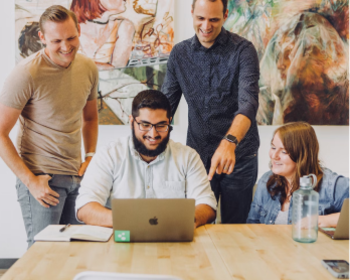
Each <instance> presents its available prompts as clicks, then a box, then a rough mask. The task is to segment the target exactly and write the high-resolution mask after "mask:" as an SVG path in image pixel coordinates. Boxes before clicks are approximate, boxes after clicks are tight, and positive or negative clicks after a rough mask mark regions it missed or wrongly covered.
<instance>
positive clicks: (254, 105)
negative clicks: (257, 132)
mask: <svg viewBox="0 0 350 280" xmlns="http://www.w3.org/2000/svg"><path fill="white" fill-rule="evenodd" d="M239 69H240V70H239V77H238V110H237V111H236V113H235V116H237V115H238V114H241V115H244V116H246V117H248V118H249V119H250V121H251V122H252V123H253V122H255V118H256V114H257V111H258V107H259V98H258V96H259V84H258V82H259V59H258V55H257V52H256V50H255V48H254V46H253V44H252V43H250V42H249V43H248V45H247V46H246V47H244V48H243V49H242V51H241V52H240V58H239Z"/></svg>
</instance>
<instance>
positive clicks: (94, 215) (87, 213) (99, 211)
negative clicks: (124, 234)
mask: <svg viewBox="0 0 350 280" xmlns="http://www.w3.org/2000/svg"><path fill="white" fill-rule="evenodd" d="M77 217H78V219H79V220H81V221H83V222H84V223H85V224H87V225H94V226H102V227H113V219H112V210H110V209H107V208H106V207H104V206H102V205H101V204H100V203H98V202H89V203H88V204H86V205H84V206H83V207H81V208H80V209H79V210H78V213H77Z"/></svg>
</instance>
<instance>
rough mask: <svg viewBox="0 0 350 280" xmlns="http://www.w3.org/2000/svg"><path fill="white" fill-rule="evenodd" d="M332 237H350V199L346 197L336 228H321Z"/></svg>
mask: <svg viewBox="0 0 350 280" xmlns="http://www.w3.org/2000/svg"><path fill="white" fill-rule="evenodd" d="M319 230H320V231H321V232H323V233H325V234H326V235H328V236H329V237H331V238H332V239H349V199H348V198H347V199H344V202H343V206H342V208H341V211H340V216H339V220H338V224H337V227H336V228H319Z"/></svg>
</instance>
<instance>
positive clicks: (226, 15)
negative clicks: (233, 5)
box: [224, 9, 228, 20]
mask: <svg viewBox="0 0 350 280" xmlns="http://www.w3.org/2000/svg"><path fill="white" fill-rule="evenodd" d="M227 17H228V9H227V10H226V12H225V14H224V20H226V19H227Z"/></svg>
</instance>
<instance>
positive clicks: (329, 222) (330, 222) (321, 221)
mask: <svg viewBox="0 0 350 280" xmlns="http://www.w3.org/2000/svg"><path fill="white" fill-rule="evenodd" d="M339 216H340V213H334V214H330V215H324V216H319V217H318V227H320V228H324V227H334V228H335V227H337V224H338V220H339Z"/></svg>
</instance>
